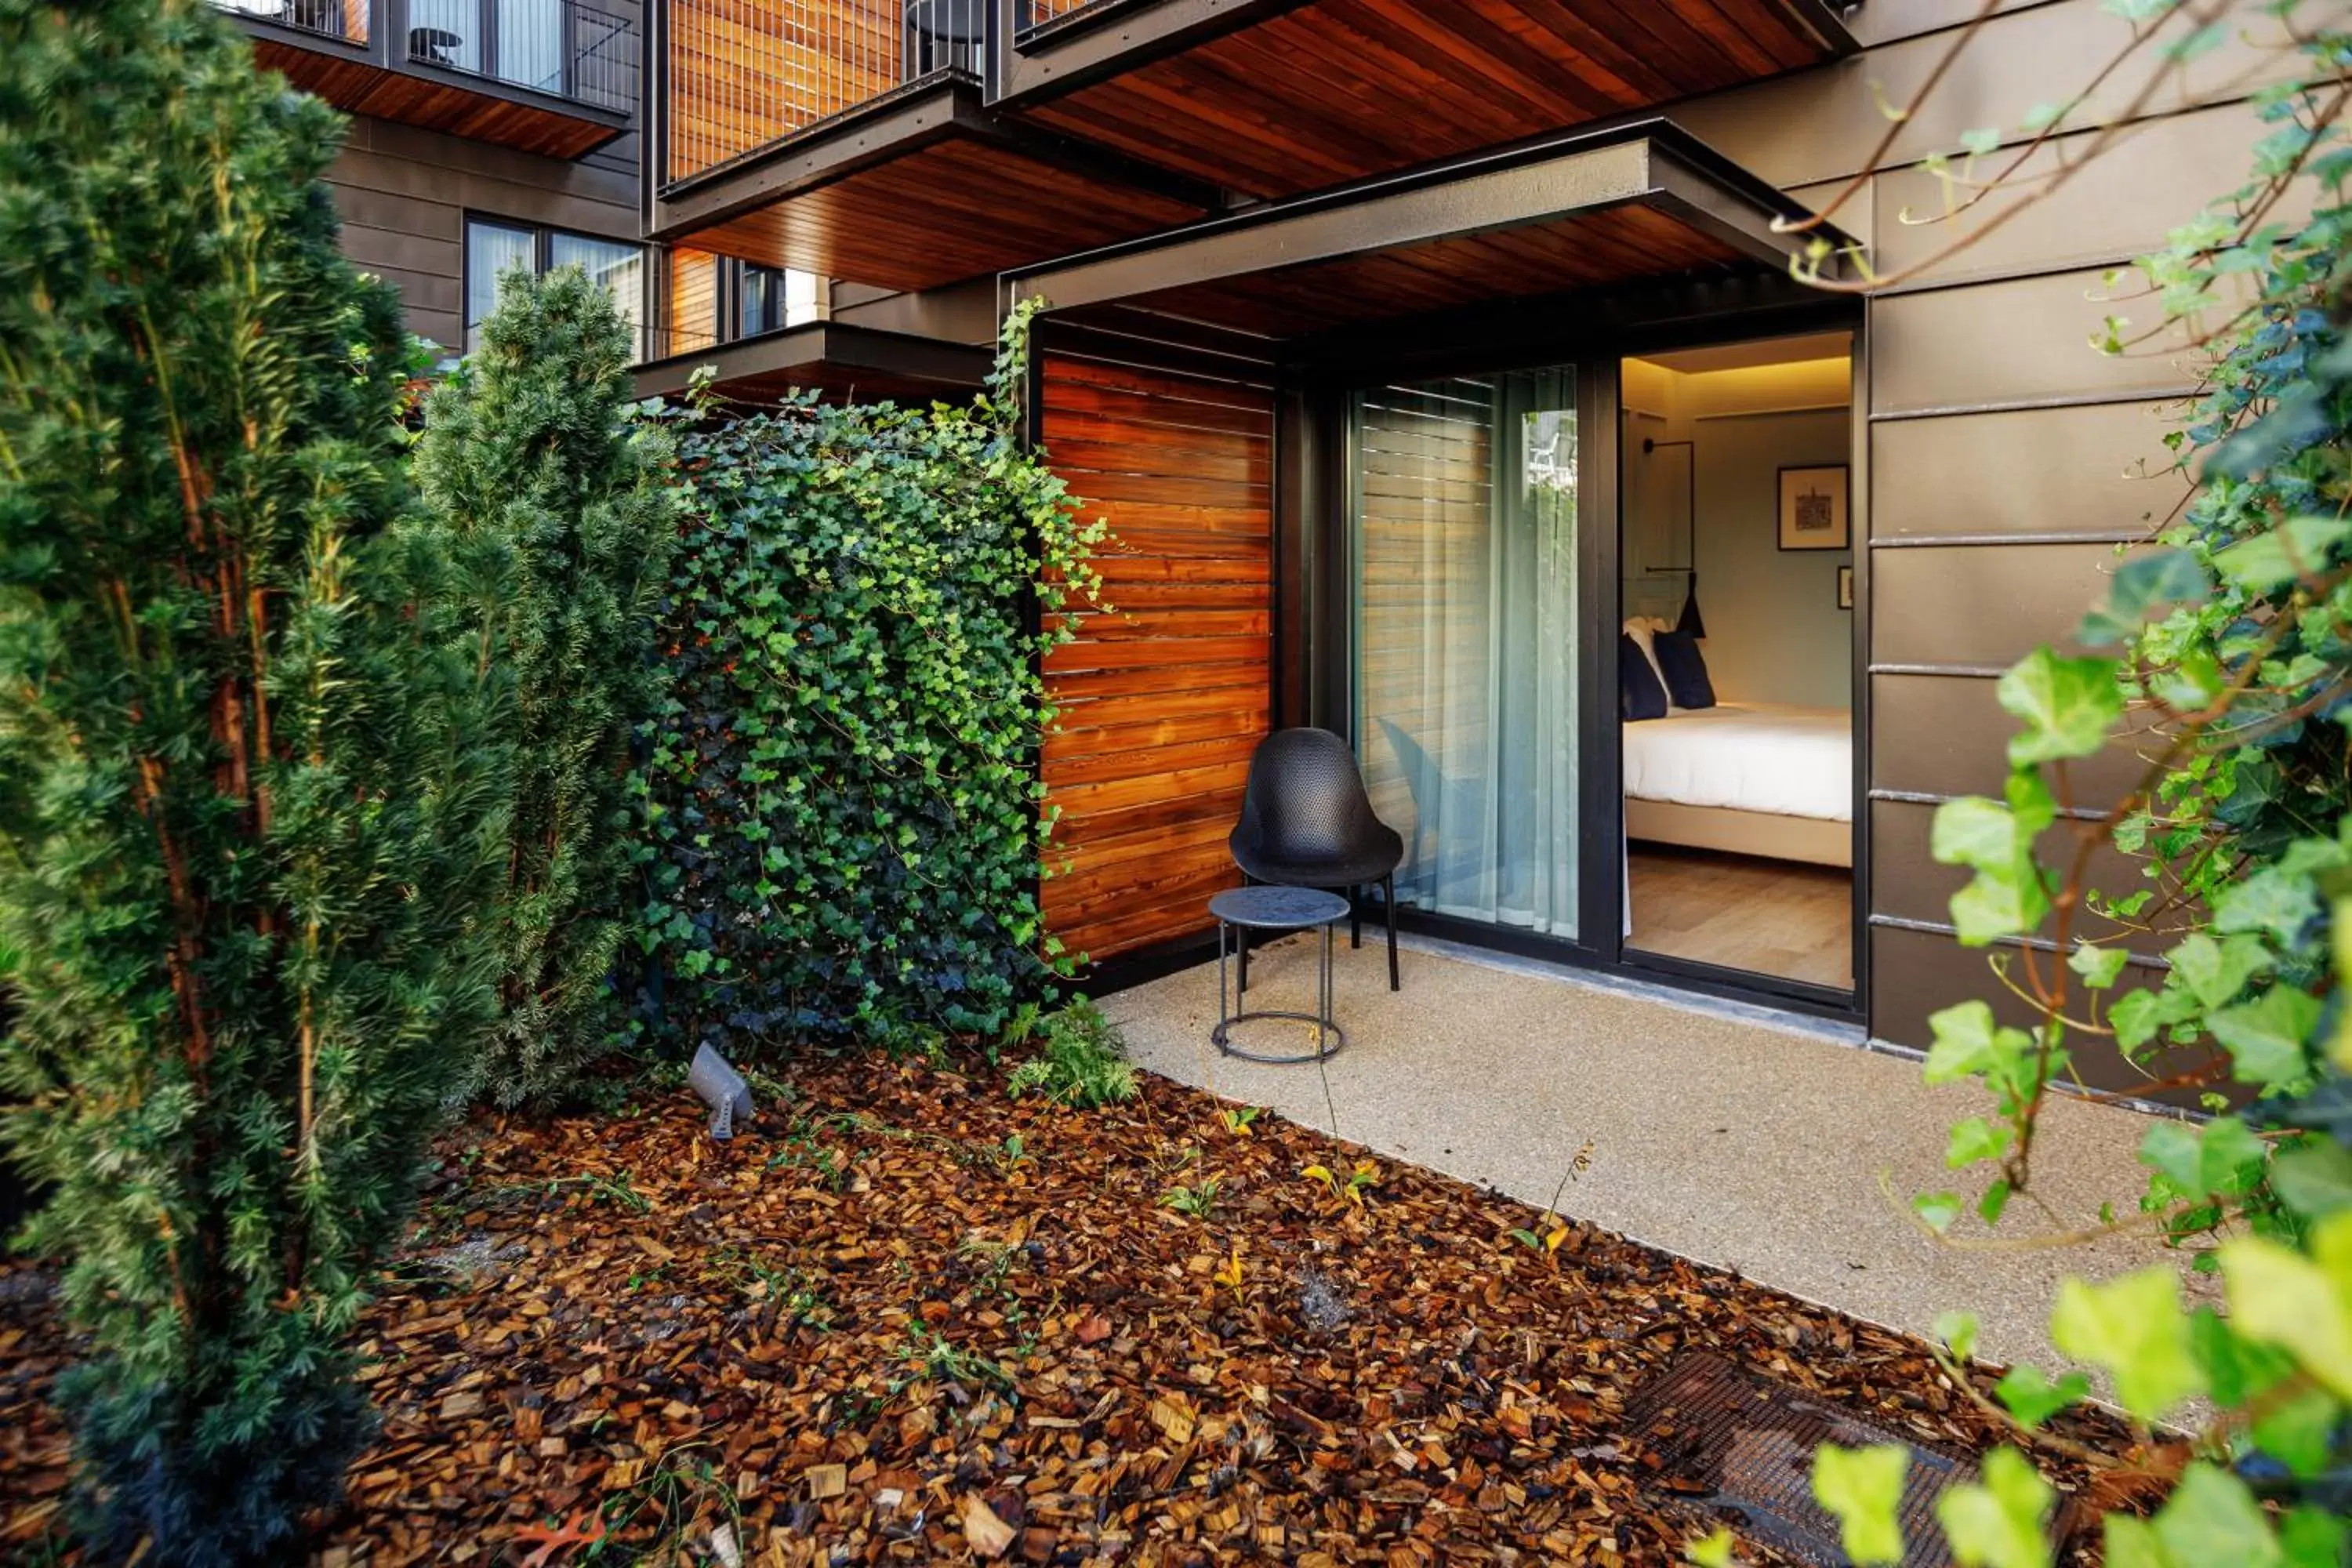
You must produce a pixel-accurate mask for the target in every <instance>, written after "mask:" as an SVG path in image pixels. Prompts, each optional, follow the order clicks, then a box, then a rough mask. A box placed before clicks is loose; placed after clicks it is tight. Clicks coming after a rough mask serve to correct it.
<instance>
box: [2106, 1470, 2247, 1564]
mask: <svg viewBox="0 0 2352 1568" xmlns="http://www.w3.org/2000/svg"><path fill="white" fill-rule="evenodd" d="M2108 1517H2109V1521H2110V1525H2111V1530H2110V1534H2109V1537H2108V1539H2109V1541H2110V1542H2113V1540H2114V1538H2115V1537H2114V1534H2113V1531H2112V1521H2114V1520H2116V1519H2117V1518H2122V1517H2126V1516H2123V1515H2113V1514H2111V1515H2109V1516H2108ZM2135 1522H2137V1521H2135ZM2145 1529H2146V1531H2147V1536H2148V1537H2152V1538H2153V1544H2154V1545H2155V1547H2156V1548H2157V1554H2156V1555H2153V1556H2149V1555H2137V1556H2131V1557H2126V1558H2124V1559H2123V1560H2122V1563H2123V1565H2124V1568H2128V1565H2129V1564H2130V1563H2135V1562H2138V1563H2157V1564H2161V1565H2162V1568H2203V1565H2204V1564H2208V1563H2212V1564H2219V1563H2229V1564H2230V1565H2231V1568H2279V1565H2280V1564H2281V1563H2283V1562H2284V1557H2283V1555H2282V1553H2281V1552H2280V1550H2279V1543H2278V1538H2277V1537H2276V1536H2274V1535H2273V1534H2272V1533H2271V1527H2270V1521H2268V1520H2267V1519H2265V1518H2264V1517H2263V1509H2262V1505H2261V1504H2260V1503H2258V1502H2256V1501H2255V1500H2254V1495H2253V1493H2252V1492H2251V1491H2248V1490H2247V1489H2246V1484H2245V1482H2243V1481H2242V1480H2240V1479H2238V1478H2237V1477H2235V1476H2232V1475H2231V1474H2229V1473H2228V1472H2227V1471H2224V1470H2220V1469H2217V1468H2214V1467H2213V1466H2211V1465H2209V1464H2206V1463H2205V1462H2204V1461H2202V1460H2200V1461H2198V1462H2197V1463H2195V1464H2192V1465H2190V1466H2189V1468H2188V1470H2187V1471H2186V1472H2185V1473H2184V1474H2183V1475H2182V1476H2181V1478H2180V1484H2179V1485H2178V1486H2176V1487H2175V1488H2173V1489H2172V1495H2171V1496H2170V1497H2168V1498H2167V1499H2166V1500H2165V1502H2164V1507H2163V1508H2161V1509H2159V1510H2157V1515H2156V1517H2155V1519H2153V1520H2152V1521H2148V1522H2147V1526H2146V1527H2145ZM2133 1533H2137V1532H2134V1531H2128V1530H2127V1531H2126V1534H2127V1535H2128V1534H2133ZM2147 1545H2148V1542H2146V1541H2143V1542H2140V1543H2137V1544H2135V1545H2134V1546H2133V1547H2132V1549H2131V1550H2132V1551H2133V1552H2138V1553H2145V1552H2147ZM2109 1561H2110V1562H2111V1563H2113V1562H2116V1559H2114V1558H2110V1559H2109Z"/></svg>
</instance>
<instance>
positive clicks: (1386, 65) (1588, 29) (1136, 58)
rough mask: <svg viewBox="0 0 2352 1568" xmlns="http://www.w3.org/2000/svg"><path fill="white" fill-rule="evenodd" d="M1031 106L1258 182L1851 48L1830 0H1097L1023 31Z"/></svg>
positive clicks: (1371, 165)
mask: <svg viewBox="0 0 2352 1568" xmlns="http://www.w3.org/2000/svg"><path fill="white" fill-rule="evenodd" d="M995 3H996V4H997V5H1000V6H1001V7H1003V15H1001V16H1000V17H999V27H998V34H999V37H1000V38H1001V39H1002V40H1003V42H1001V43H1000V44H999V46H998V75H997V81H998V88H999V90H998V93H997V98H996V101H997V102H998V103H999V104H1000V106H1002V107H1003V109H1005V110H1009V111H1013V112H1016V113H1018V114H1019V115H1020V116H1021V117H1023V118H1024V119H1026V120H1028V121H1031V122H1032V123H1034V124H1037V125H1039V126H1042V127H1045V128H1049V129H1052V130H1055V131H1059V132H1064V133H1066V134H1070V135H1074V136H1082V137H1085V138H1087V140H1089V141H1092V142H1098V143H1100V144H1101V145H1103V146H1105V147H1108V148H1112V149H1116V150H1118V151H1119V152H1122V153H1127V154H1129V155H1130V156H1133V157H1138V158H1141V159H1145V160H1148V161H1150V162H1152V163H1158V164H1160V165H1161V166H1163V167H1166V168H1168V169H1171V170H1174V171H1177V172H1180V173H1183V174H1189V175H1191V176H1192V177H1194V178H1198V179H1203V180H1213V181H1215V182H1216V183H1218V184H1222V185H1224V186H1226V187H1228V188H1230V189H1233V190H1235V191H1240V192H1244V193H1246V194H1248V195H1255V196H1261V197H1278V196H1286V195H1296V194H1297V193H1299V192H1302V191H1307V190H1317V189H1321V188H1324V187H1327V186H1330V185H1334V184H1340V183H1342V182H1344V181H1347V180H1351V179H1357V178H1360V177H1362V176H1364V175H1367V174H1381V173H1386V172H1389V171H1392V170H1397V169H1405V168H1411V167H1413V166H1415V165H1418V164H1423V163H1432V162H1435V161H1437V160H1440V159H1444V158H1450V157H1455V156H1459V155H1461V154H1463V153H1468V152H1471V151H1474V150H1475V149H1477V148H1481V147H1492V146H1499V145H1502V144H1504V143H1507V142H1517V141H1519V140H1522V139H1524V138H1527V137H1530V136H1538V135H1542V134H1546V133H1549V132H1554V131H1557V130H1559V129H1562V128H1564V127H1570V126H1576V125H1583V124H1591V123H1594V122H1597V121H1603V120H1607V119H1612V118H1615V117H1617V116H1621V115H1625V114H1638V113H1643V112H1645V111H1648V110H1655V109H1657V108H1659V107H1661V106H1662V105H1664V104H1666V103H1669V102H1672V101H1674V100H1678V99H1683V98H1690V97H1696V96H1698V95H1700V94H1704V93H1709V92H1717V91H1722V90H1724V89H1729V88H1733V87H1738V86H1741V85H1744V84H1746V83H1748V82H1751V81H1757V80H1760V79H1764V78H1767V77H1770V76H1776V75H1779V74H1780V73H1782V72H1785V71H1790V70H1796V69H1801V68H1806V67H1809V66H1814V65H1819V64H1822V63H1824V62H1826V61H1829V60H1832V59H1837V58H1843V56H1846V55H1849V54H1852V53H1853V52H1854V50H1855V48H1856V47H1857V46H1856V44H1855V41H1854V39H1853V35H1852V33H1851V32H1849V31H1848V30H1847V28H1846V26H1845V24H1844V23H1843V21H1842V20H1841V19H1840V17H1839V16H1838V14H1837V12H1836V10H1835V9H1833V8H1832V5H1830V4H1829V3H1828V0H1645V3H1644V4H1642V5H1626V4H1624V3H1623V0H1094V4H1091V5H1084V6H1081V7H1079V8H1077V9H1076V10H1073V11H1069V12H1066V13H1065V14H1064V15H1062V16H1057V17H1055V19H1053V20H1052V21H1049V22H1046V23H1045V24H1043V25H1041V26H1036V27H1034V28H1031V29H1029V30H1027V31H1026V32H1024V33H1020V34H1018V35H1017V36H1016V34H1015V32H1014V30H1013V22H1014V18H1015V16H1016V13H1017V10H1018V8H1019V7H1020V6H1021V5H1022V4H1023V0H995Z"/></svg>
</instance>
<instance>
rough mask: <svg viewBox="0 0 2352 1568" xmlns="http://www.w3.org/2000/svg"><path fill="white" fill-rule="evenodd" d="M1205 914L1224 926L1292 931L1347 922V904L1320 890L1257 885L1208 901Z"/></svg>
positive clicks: (1227, 890) (1338, 897)
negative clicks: (1215, 918) (1210, 915)
mask: <svg viewBox="0 0 2352 1568" xmlns="http://www.w3.org/2000/svg"><path fill="white" fill-rule="evenodd" d="M1209 912H1210V913H1211V914H1213V915H1214V916H1216V917H1217V918H1218V919H1219V920H1221V921H1224V922H1225V923H1226V924H1228V925H1237V926H1250V927H1253V928H1256V929H1260V930H1283V931H1295V930H1297V929H1298V928H1300V927H1302V926H1322V925H1329V924H1330V923H1331V922H1332V921H1339V920H1345V919H1347V918H1348V900H1345V899H1343V898H1341V897H1340V896H1339V894H1337V893H1327V892H1325V891H1324V890H1323V889H1320V888H1279V887H1274V886H1270V885H1268V884H1265V883H1260V884H1258V885H1257V886H1255V887H1251V888H1229V889H1226V890H1225V891H1223V892H1222V893H1219V894H1218V895H1217V896H1216V897H1215V898H1213V899H1211V900H1209Z"/></svg>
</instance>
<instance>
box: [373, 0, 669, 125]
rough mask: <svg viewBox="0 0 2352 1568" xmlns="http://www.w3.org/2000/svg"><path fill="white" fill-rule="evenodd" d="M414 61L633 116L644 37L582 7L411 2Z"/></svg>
mask: <svg viewBox="0 0 2352 1568" xmlns="http://www.w3.org/2000/svg"><path fill="white" fill-rule="evenodd" d="M407 12H408V16H407V27H408V37H407V38H406V40H405V41H404V47H405V48H406V49H407V53H408V58H410V59H411V60H413V61H415V63H417V64H419V65H428V66H436V67H438V68H441V69H443V70H452V71H462V72H464V73H465V74H466V75H467V76H478V77H485V78H488V79H490V80H492V81H502V82H506V83H508V84H509V85H510V86H514V87H520V88H528V89H530V90H532V91H534V92H543V93H546V94H548V95H550V96H551V97H554V98H563V99H569V100H572V102H574V103H584V104H588V105H590V106H592V107H593V108H596V109H604V110H612V111H614V112H615V113H619V114H627V113H630V112H633V111H634V110H635V109H636V107H637V29H636V25H635V23H634V22H632V21H631V20H630V19H629V18H627V17H625V16H614V14H613V13H612V12H610V11H604V10H599V9H598V8H597V7H595V6H593V5H583V4H581V3H580V0H408V4H407Z"/></svg>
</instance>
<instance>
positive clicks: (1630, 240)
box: [1007, 119, 1845, 340]
mask: <svg viewBox="0 0 2352 1568" xmlns="http://www.w3.org/2000/svg"><path fill="white" fill-rule="evenodd" d="M1800 216H1806V215H1805V214H1804V212H1803V209H1802V208H1801V207H1799V206H1797V205H1795V204H1793V203H1791V202H1790V201H1789V200H1788V199H1787V198H1785V197H1784V196H1782V195H1780V192H1779V191H1778V190H1776V189H1775V188H1773V186H1772V185H1770V184H1769V183H1767V182H1766V181H1764V180H1762V179H1759V178H1758V177H1757V176H1755V175H1753V174H1749V173H1748V172H1747V171H1746V170H1744V169H1742V168H1740V167H1739V166H1738V165H1737V164H1735V163H1730V162H1729V161H1728V160H1727V159H1724V158H1723V157H1721V156H1720V155H1718V154H1717V153H1715V152H1713V151H1712V150H1711V149H1709V148H1708V147H1706V145H1705V144H1704V143H1702V142H1699V141H1697V140H1696V138H1694V137H1692V136H1690V135H1689V134H1687V133H1686V132H1683V131H1682V130H1680V129H1679V128H1677V127H1676V126H1675V125H1673V124H1671V123H1670V122H1668V121H1664V120H1656V119H1652V120H1645V121H1638V122H1635V123H1633V124H1628V125H1622V126H1616V127H1612V128H1610V129H1608V130H1605V131H1598V132H1578V133H1574V134H1570V135H1567V136H1562V137H1557V138H1553V139H1550V140H1548V141H1546V142H1539V143H1536V144H1533V145H1529V146H1524V147H1520V148H1517V149H1513V150H1512V151H1510V152H1508V153H1500V154H1495V155H1491V156H1483V157H1477V158H1471V159H1464V160H1460V161H1457V162H1454V163H1447V164H1442V165H1438V166H1436V167H1433V168H1430V169H1425V170H1419V171H1415V172H1413V173H1412V174H1402V175H1394V176H1390V177H1386V178H1382V179H1377V180H1371V181H1366V182H1363V183H1360V184H1355V185H1351V186H1348V187H1345V188H1343V189H1340V190H1338V191H1332V192H1326V193H1321V194H1318V195H1309V196H1300V197H1295V198H1292V199H1290V200H1287V201H1282V202H1276V203H1271V204H1269V205H1265V206H1261V207H1256V208H1253V209H1251V210H1249V211H1247V212H1244V213H1240V214H1236V215H1234V216H1227V217H1222V218H1215V219H1212V220H1210V221H1208V222H1205V223H1199V224H1194V225H1192V226H1188V227H1185V228H1181V229H1178V230H1175V231H1173V232H1172V233H1170V234H1166V235H1161V236H1157V237H1152V238H1150V239H1144V240H1138V241H1133V242H1129V243H1128V244H1124V245H1117V246H1111V247H1106V248H1103V249H1098V250H1095V251H1091V252H1087V253H1085V254H1081V255H1077V256H1073V257H1069V258H1065V259H1062V260H1059V261H1055V262H1048V263H1045V264H1043V265H1041V266H1038V267H1035V268H1028V269H1025V270H1020V271H1015V272H1012V273H1009V274H1007V280H1008V281H1009V283H1010V285H1011V288H1012V289H1013V294H1014V296H1015V297H1016V298H1026V297H1028V296H1031V295H1042V296H1044V297H1045V300H1046V301H1047V303H1048V305H1049V307H1050V308H1051V309H1052V310H1055V311H1056V312H1063V313H1074V314H1076V315H1080V316H1083V315H1085V314H1086V313H1087V310H1089V308H1104V307H1117V308H1118V310H1120V311H1121V312H1122V313H1128V312H1131V311H1134V310H1143V311H1149V312H1151V313H1155V314H1158V315H1162V316H1166V317H1171V318H1176V319H1179V320H1181V321H1188V322H1193V323H1197V324H1200V325H1202V326H1208V327H1214V328H1219V329H1223V330H1226V331H1238V332H1244V333H1247V334H1249V335H1251V336H1254V337H1258V338H1268V339H1276V340H1279V339H1287V338H1297V337H1305V336H1308V335H1311V334H1314V333H1317V332H1323V331H1331V330H1333V329H1335V328H1340V327H1345V326H1349V325H1352V324H1355V323H1358V322H1365V321H1382V320H1391V319H1395V318H1400V317H1404V316H1413V315H1420V314H1423V313H1424V312H1428V311H1436V310H1447V309H1451V308H1457V307H1463V306H1469V305H1478V304H1486V303H1491V302H1494V301H1497V300H1511V299H1517V298H1529V297H1535V296H1540V295H1549V294H1559V293H1564V292H1569V291H1571V290H1576V289H1591V288H1597V287H1601V286H1603V285H1607V284H1612V283H1617V282H1630V281H1634V280H1639V279H1660V278H1668V277H1675V276H1685V275H1696V276H1707V275H1722V274H1727V273H1732V272H1750V273H1752V272H1755V271H1759V270H1766V269H1769V270H1774V271H1785V270H1787V268H1788V267H1789V264H1790V258H1791V257H1793V256H1795V255H1797V254H1799V253H1801V251H1802V250H1803V248H1804V247H1805V246H1806V245H1807V244H1808V243H1810V240H1811V237H1812V236H1809V235H1805V234H1797V233H1788V232H1780V231H1778V230H1777V229H1776V223H1777V222H1778V220H1780V219H1784V218H1795V217H1800ZM1822 237H1826V238H1828V239H1829V240H1830V241H1831V243H1832V244H1833V245H1839V244H1843V243H1845V241H1844V237H1843V236H1841V235H1839V234H1837V233H1836V232H1835V231H1833V230H1830V231H1822Z"/></svg>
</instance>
